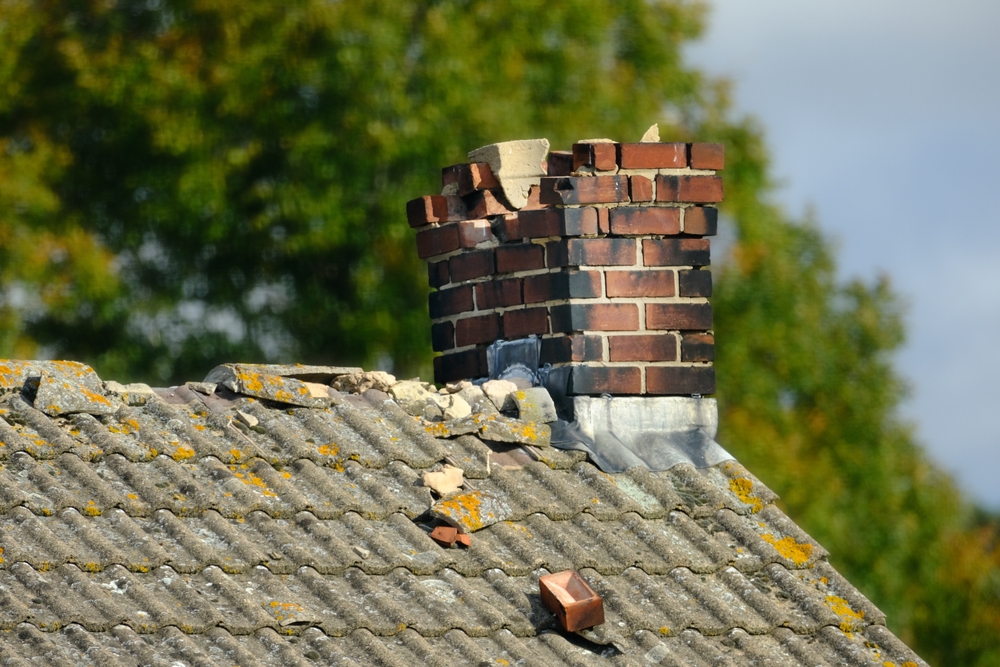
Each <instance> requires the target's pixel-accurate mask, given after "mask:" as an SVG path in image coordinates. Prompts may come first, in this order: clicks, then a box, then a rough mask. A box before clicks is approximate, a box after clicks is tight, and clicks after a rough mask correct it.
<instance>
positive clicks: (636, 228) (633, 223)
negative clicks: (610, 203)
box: [610, 206, 681, 235]
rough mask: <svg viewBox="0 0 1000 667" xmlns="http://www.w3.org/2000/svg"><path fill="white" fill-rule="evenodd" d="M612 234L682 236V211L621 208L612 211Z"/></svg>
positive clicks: (633, 207) (652, 208) (659, 208)
mask: <svg viewBox="0 0 1000 667" xmlns="http://www.w3.org/2000/svg"><path fill="white" fill-rule="evenodd" d="M610 216H611V233H612V234H621V235H625V234H680V233H681V210H680V209H679V208H674V207H671V208H663V207H662V206H655V207H654V206H619V207H618V208H613V209H611V213H610Z"/></svg>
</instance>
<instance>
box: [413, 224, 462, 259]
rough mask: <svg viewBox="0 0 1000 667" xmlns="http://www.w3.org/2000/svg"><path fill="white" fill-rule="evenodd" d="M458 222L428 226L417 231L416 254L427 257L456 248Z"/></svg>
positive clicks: (458, 244) (457, 246) (457, 247)
mask: <svg viewBox="0 0 1000 667" xmlns="http://www.w3.org/2000/svg"><path fill="white" fill-rule="evenodd" d="M460 247H462V246H461V243H460V242H459V240H458V223H454V222H452V223H448V224H445V225H441V226H439V227H429V228H427V229H422V230H420V231H419V232H417V256H418V257H419V258H420V259H427V258H428V257H434V256H436V255H443V254H445V253H449V252H452V251H454V250H458V249H459V248H460Z"/></svg>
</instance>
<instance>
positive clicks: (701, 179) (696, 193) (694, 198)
mask: <svg viewBox="0 0 1000 667" xmlns="http://www.w3.org/2000/svg"><path fill="white" fill-rule="evenodd" d="M656 201H662V202H685V203H687V202H690V203H692V204H715V203H718V202H720V201H722V179H721V178H720V177H718V176H664V175H663V174H660V175H659V176H657V177H656Z"/></svg>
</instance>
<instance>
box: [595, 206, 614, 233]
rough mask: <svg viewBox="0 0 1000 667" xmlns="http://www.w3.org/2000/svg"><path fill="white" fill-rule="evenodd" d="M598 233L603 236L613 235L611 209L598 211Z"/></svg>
mask: <svg viewBox="0 0 1000 667" xmlns="http://www.w3.org/2000/svg"><path fill="white" fill-rule="evenodd" d="M597 231H598V232H599V233H601V234H609V233H611V212H610V210H609V209H606V208H599V209H597Z"/></svg>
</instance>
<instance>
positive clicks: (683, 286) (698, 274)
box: [677, 269, 712, 297]
mask: <svg viewBox="0 0 1000 667" xmlns="http://www.w3.org/2000/svg"><path fill="white" fill-rule="evenodd" d="M677 292H678V295H679V296H690V297H696V296H704V297H709V296H712V272H711V271H708V270H705V271H702V270H690V269H685V270H682V271H678V272H677Z"/></svg>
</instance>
